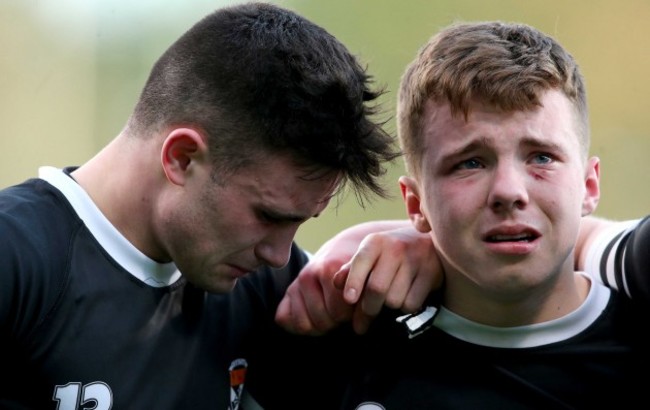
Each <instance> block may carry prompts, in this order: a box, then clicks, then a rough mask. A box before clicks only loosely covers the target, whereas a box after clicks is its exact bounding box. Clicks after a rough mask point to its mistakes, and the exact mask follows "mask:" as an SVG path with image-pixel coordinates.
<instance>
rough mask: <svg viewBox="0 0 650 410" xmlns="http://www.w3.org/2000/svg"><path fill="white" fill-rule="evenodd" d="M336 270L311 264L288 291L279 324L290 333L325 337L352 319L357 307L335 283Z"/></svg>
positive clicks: (281, 307)
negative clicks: (324, 334)
mask: <svg viewBox="0 0 650 410" xmlns="http://www.w3.org/2000/svg"><path fill="white" fill-rule="evenodd" d="M332 276H333V274H332V266H331V265H328V264H308V265H307V266H305V268H303V270H302V271H301V272H300V274H299V275H298V277H297V278H296V279H295V280H294V281H293V283H291V285H290V286H289V287H288V288H287V291H286V293H285V295H284V298H283V299H282V301H281V302H280V304H279V306H278V309H277V311H276V316H275V320H276V322H277V323H278V324H279V325H280V326H282V327H283V328H284V329H286V330H287V331H290V332H292V333H298V334H306V335H320V334H323V333H325V332H327V331H329V330H331V329H333V328H335V327H336V326H338V325H339V324H340V323H342V322H344V321H349V320H350V319H351V318H352V311H353V307H352V306H351V305H349V304H348V303H347V302H345V300H344V299H343V293H342V291H341V290H339V289H336V287H335V286H334V282H333V279H332Z"/></svg>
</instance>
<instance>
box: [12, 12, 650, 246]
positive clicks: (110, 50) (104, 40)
mask: <svg viewBox="0 0 650 410" xmlns="http://www.w3.org/2000/svg"><path fill="white" fill-rule="evenodd" d="M232 3H235V2H234V1H225V0H222V1H207V0H182V1H181V0H176V1H173V0H169V1H163V0H128V1H127V0H95V1H92V0H57V1H36V0H0V42H1V46H0V47H1V48H0V49H1V53H0V90H1V91H2V95H1V97H0V125H1V126H2V135H1V137H0V154H1V155H2V160H1V161H0V187H4V186H8V185H10V184H14V183H17V182H20V181H22V180H24V179H26V178H29V177H32V176H35V175H36V173H37V168H38V167H39V166H41V165H53V166H58V167H62V166H66V165H80V164H82V163H83V162H85V161H86V160H87V159H88V158H90V157H91V156H92V155H94V153H95V152H97V151H98V150H99V149H101V147H103V146H104V145H105V144H106V143H107V142H108V141H109V140H111V139H112V138H113V137H114V136H115V135H117V133H118V132H119V131H120V129H121V128H122V126H123V124H124V122H125V120H126V118H127V117H128V115H129V113H130V111H131V109H132V108H133V105H134V104H135V101H136V98H137V96H138V94H139V92H140V88H141V87H142V85H143V84H144V81H145V79H146V77H147V75H148V72H149V69H150V68H151V66H152V64H153V62H154V61H155V59H156V58H157V57H158V56H159V55H160V54H161V53H162V52H163V51H164V49H165V48H166V47H167V46H168V45H169V44H170V43H171V42H173V41H174V40H175V39H176V38H177V37H178V36H180V35H181V34H182V33H183V32H184V31H185V30H186V29H187V28H189V27H190V26H191V25H192V24H193V23H194V22H196V21H198V20H199V19H200V18H201V17H203V16H204V15H205V14H207V13H209V12H211V11H212V10H214V9H215V8H217V7H219V6H222V5H226V4H232ZM275 3H276V4H280V5H282V6H285V7H288V8H290V9H293V10H295V11H297V12H299V13H300V14H302V15H304V16H306V17H308V18H309V19H311V20H313V21H315V22H316V23H318V24H320V25H321V26H323V27H325V28H326V29H327V30H328V31H330V32H331V33H332V34H334V35H335V36H337V37H338V38H339V39H340V40H341V41H342V42H343V43H344V44H346V45H347V46H348V47H349V48H350V50H352V52H353V53H355V54H357V55H358V56H359V58H360V59H361V60H362V62H363V63H365V64H367V65H368V67H369V71H370V73H371V74H372V75H373V76H374V79H375V82H376V83H377V85H380V86H385V87H386V89H387V91H388V92H387V93H386V94H385V95H384V98H383V100H382V104H383V106H384V109H385V111H386V112H387V114H386V115H385V116H384V117H382V118H383V119H386V120H388V122H387V124H386V129H387V131H389V132H391V133H393V134H394V132H395V125H394V121H393V117H392V113H393V112H394V107H395V104H394V100H395V97H396V89H397V85H398V82H399V78H400V75H401V73H402V70H403V69H404V67H405V66H406V64H407V63H408V62H410V61H411V59H412V58H413V57H414V56H415V53H416V51H417V49H418V48H419V47H420V46H421V45H422V44H424V42H425V41H426V40H427V39H428V38H429V37H430V36H431V35H432V34H433V33H434V32H435V31H436V30H437V29H438V28H440V27H442V26H445V25H447V24H449V23H451V22H454V21H460V20H462V21H469V20H495V19H498V20H505V21H518V22H523V23H527V24H530V25H533V26H535V27H537V28H539V29H541V30H542V31H544V32H546V33H548V34H551V35H553V36H554V37H556V38H557V39H558V40H559V41H560V42H561V43H562V44H563V45H564V46H565V47H566V48H567V49H568V50H569V51H570V52H571V53H572V54H573V55H574V57H575V58H576V59H577V60H578V63H579V64H580V65H581V67H582V70H583V74H584V76H585V77H586V81H587V89H588V98H589V104H590V110H591V125H592V153H593V154H594V155H597V156H599V157H600V158H601V160H602V164H601V172H602V180H601V181H602V194H603V195H602V200H601V203H600V206H599V208H598V212H597V214H598V215H600V216H604V217H609V218H615V219H624V218H633V217H639V216H642V215H645V214H647V213H648V211H649V210H650V206H649V205H650V189H648V185H646V184H648V179H649V177H650V171H649V170H650V165H649V162H648V154H650V113H649V112H648V109H649V108H650V105H649V104H648V103H647V101H648V97H649V96H650V79H649V76H650V24H649V22H650V1H647V0H622V1H616V2H615V1H605V0H582V1H565V0H544V1H537V0H530V1H524V0H498V1H481V0H449V1H442V0H439V1H434V0H407V1H397V0H394V1H389V0H353V1H350V0H300V1H298V0H296V1H275ZM402 173H403V166H402V163H401V161H397V162H396V163H395V164H393V165H392V166H390V167H389V172H388V173H387V175H386V184H387V185H388V186H389V187H390V188H391V192H392V193H393V198H392V199H390V200H375V201H374V202H371V203H370V204H367V205H366V208H365V209H361V208H360V207H359V206H358V204H357V203H356V200H355V198H354V197H353V196H348V197H344V198H342V199H341V200H340V201H339V203H338V206H336V207H335V206H330V207H329V209H328V210H327V211H326V212H325V213H324V214H323V215H321V216H320V217H319V218H317V219H314V220H311V221H309V222H307V223H306V224H305V225H304V226H303V227H302V228H301V229H300V230H299V233H298V242H299V243H300V244H301V245H302V246H303V247H305V248H306V249H308V250H311V251H315V250H316V249H317V248H318V247H319V246H320V245H321V244H322V243H323V242H324V241H325V240H327V239H328V238H329V237H331V236H332V235H333V234H335V233H336V232H338V231H340V230H341V229H343V228H345V227H347V226H350V225H351V224H353V223H357V222H362V221H367V220H372V219H397V218H404V216H405V214H404V209H403V205H402V201H401V198H400V196H399V190H398V189H397V177H398V176H399V175H401V174H402ZM333 205H336V203H334V204H333Z"/></svg>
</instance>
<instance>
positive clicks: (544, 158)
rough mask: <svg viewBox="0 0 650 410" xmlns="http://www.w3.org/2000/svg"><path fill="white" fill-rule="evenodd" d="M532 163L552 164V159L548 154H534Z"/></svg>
mask: <svg viewBox="0 0 650 410" xmlns="http://www.w3.org/2000/svg"><path fill="white" fill-rule="evenodd" d="M533 161H534V162H535V163H537V164H550V163H551V162H553V158H552V157H551V156H550V155H548V154H536V155H535V156H534V157H533Z"/></svg>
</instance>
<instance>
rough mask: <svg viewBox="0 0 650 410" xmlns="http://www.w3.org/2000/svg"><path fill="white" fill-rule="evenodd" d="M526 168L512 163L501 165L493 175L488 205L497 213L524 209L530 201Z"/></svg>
mask: <svg viewBox="0 0 650 410" xmlns="http://www.w3.org/2000/svg"><path fill="white" fill-rule="evenodd" d="M526 179H527V173H526V169H525V166H524V165H523V164H522V165H518V164H513V163H510V162H504V163H499V164H498V165H497V166H496V168H495V170H494V173H493V175H492V181H491V184H490V192H489V194H488V205H489V207H490V208H491V209H492V210H494V211H495V212H510V211H513V210H515V209H522V208H524V207H525V206H526V205H527V204H528V201H529V198H528V190H527V187H526Z"/></svg>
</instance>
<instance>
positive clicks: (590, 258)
mask: <svg viewBox="0 0 650 410" xmlns="http://www.w3.org/2000/svg"><path fill="white" fill-rule="evenodd" d="M639 222H641V219H632V220H629V221H623V222H617V223H615V224H613V225H612V226H610V227H608V228H607V229H604V230H603V231H602V232H600V233H599V234H598V236H596V238H595V239H594V241H593V242H592V244H591V246H589V249H588V250H587V257H586V259H585V271H586V272H593V273H592V277H593V278H594V279H596V280H597V281H602V280H603V278H602V277H601V275H602V272H600V271H601V261H602V259H603V258H606V259H605V263H606V267H605V272H604V273H605V277H606V281H607V283H606V285H607V286H608V287H611V288H613V289H617V290H623V291H624V292H625V294H627V295H628V296H630V290H629V287H628V285H627V280H626V276H625V264H622V265H621V272H616V269H615V267H614V264H615V261H616V252H609V253H608V254H606V251H605V250H606V249H607V247H608V245H609V244H610V242H612V241H613V240H614V238H615V237H616V235H618V234H619V233H621V235H620V236H619V238H618V240H617V241H616V243H614V244H613V246H612V247H611V248H610V249H618V245H619V243H620V242H621V241H622V240H623V239H624V238H625V237H627V235H628V234H629V232H630V231H631V230H632V229H634V228H635V227H636V226H637V225H638V224H639ZM623 256H624V255H623ZM598 273H600V274H598ZM617 276H618V277H620V278H622V280H623V281H622V282H623V289H618V282H617V281H616V277H617Z"/></svg>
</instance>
